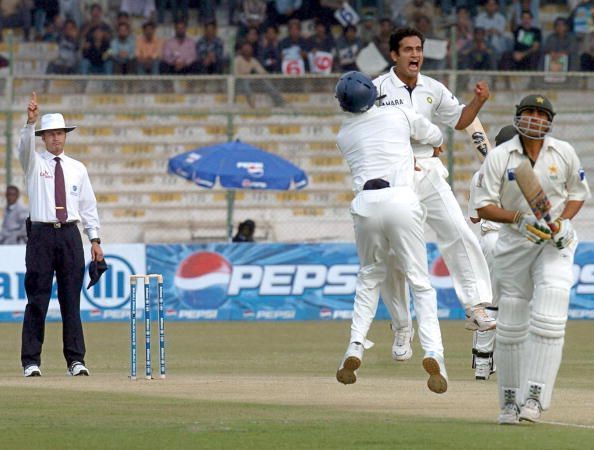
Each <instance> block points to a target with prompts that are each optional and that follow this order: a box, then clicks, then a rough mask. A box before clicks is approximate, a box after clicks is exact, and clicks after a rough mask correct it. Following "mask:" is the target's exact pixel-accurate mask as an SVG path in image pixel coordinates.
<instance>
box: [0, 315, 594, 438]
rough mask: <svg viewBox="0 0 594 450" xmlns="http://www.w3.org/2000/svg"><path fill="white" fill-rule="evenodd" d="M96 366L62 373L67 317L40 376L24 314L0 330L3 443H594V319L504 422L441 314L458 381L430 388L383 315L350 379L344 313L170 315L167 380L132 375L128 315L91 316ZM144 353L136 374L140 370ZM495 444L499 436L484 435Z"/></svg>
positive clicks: (575, 330)
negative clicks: (23, 358) (549, 389)
mask: <svg viewBox="0 0 594 450" xmlns="http://www.w3.org/2000/svg"><path fill="white" fill-rule="evenodd" d="M85 330H86V336H87V349H88V354H87V364H88V367H89V368H90V370H91V376H90V377H78V378H72V377H67V376H65V373H66V367H65V363H64V362H63V358H62V355H61V350H60V345H61V344H60V333H61V326H60V325H59V324H50V325H49V326H48V330H47V333H46V346H45V349H44V355H43V363H42V371H43V377H41V378H34V379H24V378H23V377H22V375H21V371H20V368H19V342H20V325H15V324H3V325H2V327H1V328H0V362H1V363H2V364H1V365H0V373H1V374H2V377H1V378H0V389H1V391H2V393H1V394H0V427H2V429H3V430H7V431H5V432H3V435H2V438H0V448H141V447H142V448H198V446H199V447H200V448H231V447H235V448H355V447H356V448H432V447H439V448H461V447H463V446H464V447H467V448H486V447H489V446H492V447H497V448H588V447H589V446H590V445H591V442H592V441H593V440H594V381H592V377H591V374H592V373H593V369H594V361H592V358H591V350H590V343H591V339H592V335H593V334H594V322H571V323H570V324H569V326H568V333H567V337H566V344H565V352H564V359H563V364H562V368H561V372H560V376H559V380H558V383H557V386H558V387H557V389H556V391H555V395H554V399H553V407H552V410H551V411H548V412H546V413H545V415H544V420H546V421H548V422H553V423H555V425H551V424H538V425H522V426H519V427H501V426H497V425H495V420H496V418H497V412H498V408H497V402H496V389H495V386H496V382H495V380H489V381H487V382H478V381H474V380H473V373H472V370H471V369H470V367H469V366H470V356H469V354H470V352H469V348H470V342H471V333H469V332H467V331H464V330H463V325H462V323H460V322H442V331H443V334H444V339H445V345H446V352H447V353H446V364H447V367H448V372H449V375H450V384H449V390H448V392H447V393H446V394H443V395H437V394H433V393H431V392H429V391H428V389H427V388H426V385H425V383H426V375H425V373H424V371H423V369H422V367H421V356H422V352H421V350H420V348H419V346H418V343H417V342H416V341H415V346H414V350H415V354H414V356H413V359H412V360H411V361H409V362H406V363H398V364H397V363H394V362H393V361H392V360H391V358H390V345H391V333H390V331H389V329H388V325H387V323H386V322H377V323H375V324H374V327H373V329H372V334H371V336H370V338H371V339H372V340H375V341H376V343H377V345H376V346H375V347H374V348H372V349H371V350H369V351H367V352H366V354H365V356H364V359H363V365H362V367H361V369H360V370H359V372H358V381H357V383H356V384H354V385H352V386H343V385H340V384H339V383H338V382H336V380H335V379H334V374H335V371H336V368H337V365H338V363H339V361H340V358H341V356H342V353H343V352H344V349H345V348H346V344H347V340H348V334H349V324H348V323H347V322H301V323H168V324H167V329H166V332H167V344H168V345H167V352H168V371H169V373H168V379H167V380H164V381H161V380H153V381H145V380H138V381H136V382H131V381H129V380H128V379H127V374H128V372H129V366H128V364H129V353H128V352H129V335H128V333H129V329H128V327H127V325H126V324H124V323H119V324H86V326H85ZM142 365H143V359H142V358H139V373H140V372H141V371H142V368H143V366H142ZM486 443H489V445H487V446H485V444H486Z"/></svg>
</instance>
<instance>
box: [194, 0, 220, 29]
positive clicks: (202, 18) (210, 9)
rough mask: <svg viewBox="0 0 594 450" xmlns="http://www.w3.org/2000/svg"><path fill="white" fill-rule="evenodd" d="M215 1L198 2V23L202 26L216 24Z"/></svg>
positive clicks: (204, 0) (201, 0)
mask: <svg viewBox="0 0 594 450" xmlns="http://www.w3.org/2000/svg"><path fill="white" fill-rule="evenodd" d="M216 20H217V16H216V0H200V1H199V2H198V21H199V22H200V23H202V24H205V25H206V24H207V23H210V22H216Z"/></svg>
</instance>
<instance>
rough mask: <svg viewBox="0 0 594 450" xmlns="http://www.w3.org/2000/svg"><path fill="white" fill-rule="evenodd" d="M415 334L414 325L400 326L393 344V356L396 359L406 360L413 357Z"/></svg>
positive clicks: (395, 333)
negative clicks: (412, 344)
mask: <svg viewBox="0 0 594 450" xmlns="http://www.w3.org/2000/svg"><path fill="white" fill-rule="evenodd" d="M414 336H415V329H414V328H413V327H405V328H399V329H397V330H396V331H395V332H394V343H393V344H392V358H393V359H394V361H406V360H409V359H410V358H412V355H413V351H412V346H411V343H412V340H413V337H414Z"/></svg>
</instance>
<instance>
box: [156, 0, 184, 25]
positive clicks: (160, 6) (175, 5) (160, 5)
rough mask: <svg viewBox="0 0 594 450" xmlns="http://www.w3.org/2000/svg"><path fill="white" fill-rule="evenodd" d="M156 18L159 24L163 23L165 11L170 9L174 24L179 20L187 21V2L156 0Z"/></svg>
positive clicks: (181, 0) (182, 0) (180, 0)
mask: <svg viewBox="0 0 594 450" xmlns="http://www.w3.org/2000/svg"><path fill="white" fill-rule="evenodd" d="M156 3H157V18H158V20H159V23H164V22H165V10H166V9H167V7H168V6H169V7H171V16H172V18H173V22H174V23H175V22H176V21H177V20H179V19H184V20H188V8H189V4H190V2H189V0H157V2H156Z"/></svg>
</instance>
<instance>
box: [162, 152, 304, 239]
mask: <svg viewBox="0 0 594 450" xmlns="http://www.w3.org/2000/svg"><path fill="white" fill-rule="evenodd" d="M168 171H169V173H174V174H176V175H179V176H181V177H182V178H185V179H186V180H190V181H192V182H194V183H196V184H197V185H198V186H202V187H205V188H208V189H211V188H212V187H214V186H215V185H216V183H217V180H218V182H219V183H220V185H221V186H222V187H224V188H227V189H271V190H280V191H286V190H289V189H291V187H293V188H295V189H302V188H304V187H305V186H307V183H308V180H307V175H306V174H305V172H304V171H303V170H301V169H300V168H299V167H297V166H296V165H295V164H293V163H291V162H289V161H287V160H286V159H283V158H281V157H280V156H277V155H274V154H272V153H268V152H266V151H264V150H262V149H259V148H257V147H254V146H253V145H249V144H246V143H244V142H241V141H239V140H237V141H233V142H225V143H223V144H216V145H210V146H208V147H201V148H197V149H195V150H190V151H189V152H185V153H182V154H181V155H177V156H174V157H172V158H170V159H169V164H168ZM227 198H228V201H229V205H228V218H227V228H228V237H229V238H230V237H231V234H232V232H233V228H232V221H233V220H232V215H233V212H232V207H233V199H234V193H233V192H232V191H230V192H229V193H228V196H227Z"/></svg>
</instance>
